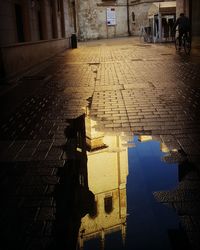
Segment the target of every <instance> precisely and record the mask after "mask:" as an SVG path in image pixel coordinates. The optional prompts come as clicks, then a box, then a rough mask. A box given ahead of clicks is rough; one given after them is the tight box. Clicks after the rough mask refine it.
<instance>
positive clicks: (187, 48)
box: [184, 38, 191, 55]
mask: <svg viewBox="0 0 200 250" xmlns="http://www.w3.org/2000/svg"><path fill="white" fill-rule="evenodd" d="M184 50H185V53H186V54H187V55H189V54H190V51H191V41H190V38H186V39H185V40H184Z"/></svg>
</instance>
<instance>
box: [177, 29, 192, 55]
mask: <svg viewBox="0 0 200 250" xmlns="http://www.w3.org/2000/svg"><path fill="white" fill-rule="evenodd" d="M181 47H183V48H184V51H185V54H186V55H189V54H190V51H191V39H190V37H189V36H186V34H183V36H182V43H181ZM175 48H176V51H181V48H180V47H179V37H176V39H175Z"/></svg>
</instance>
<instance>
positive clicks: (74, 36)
mask: <svg viewBox="0 0 200 250" xmlns="http://www.w3.org/2000/svg"><path fill="white" fill-rule="evenodd" d="M71 48H72V49H75V48H77V38H76V34H72V35H71Z"/></svg>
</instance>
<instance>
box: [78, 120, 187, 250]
mask: <svg viewBox="0 0 200 250" xmlns="http://www.w3.org/2000/svg"><path fill="white" fill-rule="evenodd" d="M95 124H96V123H95V121H93V120H91V119H89V118H88V117H86V137H87V146H88V149H89V151H88V152H87V158H88V162H87V173H88V188H89V190H90V191H91V192H92V193H93V194H94V196H95V212H94V213H93V215H92V216H91V214H90V215H88V214H87V215H86V216H85V217H83V218H82V221H81V226H80V230H79V239H78V243H79V244H78V245H79V246H80V248H81V249H84V250H91V249H119V250H120V249H137V250H139V249H141V250H142V249H143V250H145V249H154V250H160V249H166V250H170V249H176V248H175V247H174V245H176V244H178V245H179V247H180V246H181V245H182V243H183V242H184V240H183V233H182V230H181V228H180V225H179V218H178V216H177V214H176V212H175V210H174V209H172V208H171V207H169V206H166V205H163V204H161V203H159V202H158V201H157V200H156V199H155V198H154V192H156V191H165V190H169V189H172V188H175V187H176V186H177V185H178V181H179V180H178V179H179V173H178V171H179V169H178V164H167V163H165V162H164V160H163V157H164V156H165V155H166V154H167V151H168V149H167V147H166V146H165V145H164V144H163V143H160V142H159V141H155V140H154V138H152V137H151V136H139V137H138V136H133V135H126V134H124V133H118V134H112V135H110V134H106V133H103V132H99V131H98V132H97V131H96V130H95V129H94V127H95ZM127 145H130V147H127ZM133 145H134V146H133ZM174 150H175V149H174ZM177 232H178V235H179V239H178V238H177V237H176V235H177ZM180 240H181V241H180ZM178 241H179V242H178ZM181 242H182V243H181ZM184 243H185V242H184ZM182 249H185V248H182Z"/></svg>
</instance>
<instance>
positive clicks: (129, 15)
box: [76, 0, 169, 40]
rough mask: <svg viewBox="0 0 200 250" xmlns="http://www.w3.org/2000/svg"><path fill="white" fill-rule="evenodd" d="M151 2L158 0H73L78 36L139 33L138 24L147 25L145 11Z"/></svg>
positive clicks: (81, 38)
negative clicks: (74, 2)
mask: <svg viewBox="0 0 200 250" xmlns="http://www.w3.org/2000/svg"><path fill="white" fill-rule="evenodd" d="M168 1H169V0H168ZM153 2H159V1H158V0H76V9H77V34H78V38H79V39H80V40H89V39H101V38H113V37H120V36H128V35H139V34H140V30H141V26H148V25H149V20H148V10H149V8H150V7H151V5H152V3H153ZM162 2H163V1H162ZM164 2H166V1H164ZM110 20H111V23H109V21H110Z"/></svg>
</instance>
